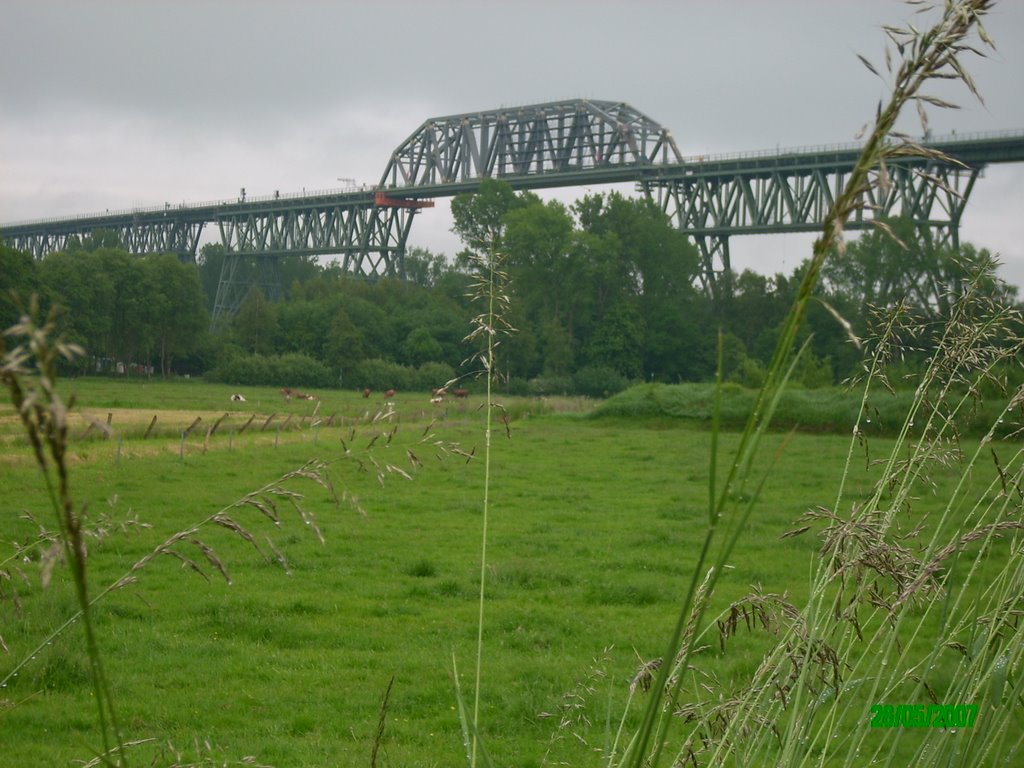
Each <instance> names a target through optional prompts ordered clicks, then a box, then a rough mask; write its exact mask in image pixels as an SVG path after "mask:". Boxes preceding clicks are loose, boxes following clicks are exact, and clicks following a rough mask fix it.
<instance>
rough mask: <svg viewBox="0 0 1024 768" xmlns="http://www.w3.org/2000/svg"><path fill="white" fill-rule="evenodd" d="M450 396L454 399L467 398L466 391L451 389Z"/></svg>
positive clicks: (467, 391)
mask: <svg viewBox="0 0 1024 768" xmlns="http://www.w3.org/2000/svg"><path fill="white" fill-rule="evenodd" d="M452 394H453V395H455V396H456V397H469V390H468V389H453V390H452Z"/></svg>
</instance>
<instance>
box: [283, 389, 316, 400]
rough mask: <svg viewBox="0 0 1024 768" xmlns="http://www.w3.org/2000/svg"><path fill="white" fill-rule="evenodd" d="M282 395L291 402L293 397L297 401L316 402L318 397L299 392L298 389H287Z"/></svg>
mask: <svg viewBox="0 0 1024 768" xmlns="http://www.w3.org/2000/svg"><path fill="white" fill-rule="evenodd" d="M281 395H282V396H283V397H284V399H285V400H291V399H292V398H293V397H294V398H295V399H296V400H316V399H317V397H316V395H307V394H306V393H305V392H299V390H297V389H292V388H291V387H285V388H284V389H282V390H281Z"/></svg>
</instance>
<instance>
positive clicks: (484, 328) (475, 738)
mask: <svg viewBox="0 0 1024 768" xmlns="http://www.w3.org/2000/svg"><path fill="white" fill-rule="evenodd" d="M475 245H477V246H478V252H477V253H475V254H473V256H472V262H471V263H472V264H473V267H474V268H475V270H476V281H475V282H474V284H473V286H472V289H471V293H470V298H471V299H472V300H474V301H476V302H478V303H483V304H484V306H485V311H484V312H482V313H480V314H478V315H477V316H476V317H474V318H473V328H472V330H471V331H470V333H469V335H468V336H467V337H466V341H468V342H470V343H472V344H480V345H481V346H482V348H481V349H480V350H479V351H478V352H477V353H476V354H475V355H474V356H473V357H471V358H470V360H471V361H473V362H476V363H478V364H479V366H480V370H481V371H482V374H483V376H484V378H485V379H486V400H485V402H484V409H485V414H484V492H483V519H482V523H481V534H480V590H479V597H478V610H477V637H476V669H475V679H474V684H473V713H472V728H471V734H470V738H471V746H470V750H469V764H470V766H473V768H475V766H476V764H477V752H478V747H479V746H480V691H481V687H482V681H483V657H484V606H485V604H486V595H487V540H488V523H489V520H490V506H491V495H490V493H491V447H492V438H493V432H494V411H495V409H499V408H501V406H500V405H498V404H497V403H496V402H495V400H494V378H495V376H496V375H497V362H496V354H497V348H498V346H499V344H500V343H501V342H500V336H501V335H503V334H505V333H509V332H511V331H512V330H513V329H512V327H511V326H510V325H509V324H508V322H507V320H506V319H505V318H506V316H507V311H508V304H509V298H508V294H507V284H508V274H507V273H506V272H505V271H504V270H503V269H502V267H503V265H504V254H503V252H502V251H501V248H500V245H499V232H498V231H497V230H493V229H492V230H490V231H488V232H487V234H486V235H485V237H484V238H483V239H482V240H481V241H480V242H478V243H476V244H475ZM460 712H462V708H461V706H460ZM463 727H464V729H465V724H464V725H463ZM484 755H485V756H484V760H485V762H486V763H487V764H490V759H489V758H488V757H487V756H486V753H484Z"/></svg>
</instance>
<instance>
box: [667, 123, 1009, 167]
mask: <svg viewBox="0 0 1024 768" xmlns="http://www.w3.org/2000/svg"><path fill="white" fill-rule="evenodd" d="M1019 138H1024V131H1021V130H1009V131H987V132H986V131H975V132H973V133H948V134H943V135H941V136H936V135H932V136H929V137H927V138H924V137H917V138H915V141H917V142H919V143H920V144H921V145H922V146H934V145H946V144H955V143H963V142H970V141H992V140H995V139H1019ZM863 147H864V143H863V142H858V141H850V142H845V143H840V144H815V145H809V146H802V147H776V148H775V149H756V150H750V151H744V152H726V153H720V154H707V155H688V156H687V157H685V158H684V159H683V162H684V163H685V164H690V163H712V162H722V161H732V160H747V159H755V158H765V157H781V156H783V155H813V154H818V153H824V152H854V151H859V150H861V149H863Z"/></svg>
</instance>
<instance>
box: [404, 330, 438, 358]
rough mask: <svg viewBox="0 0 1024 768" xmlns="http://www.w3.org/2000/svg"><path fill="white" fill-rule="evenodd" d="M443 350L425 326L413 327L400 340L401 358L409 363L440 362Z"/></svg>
mask: <svg viewBox="0 0 1024 768" xmlns="http://www.w3.org/2000/svg"><path fill="white" fill-rule="evenodd" d="M443 354H444V350H443V349H442V348H441V344H440V343H439V342H438V340H437V339H435V338H434V337H433V336H431V334H430V331H428V330H427V329H426V328H414V329H413V330H412V331H410V332H409V335H408V336H406V337H405V341H404V342H402V359H403V361H404V362H405V363H406V364H407V365H409V364H411V365H414V366H417V367H418V366H420V365H423V363H426V362H440V360H441V357H442V356H443Z"/></svg>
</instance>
